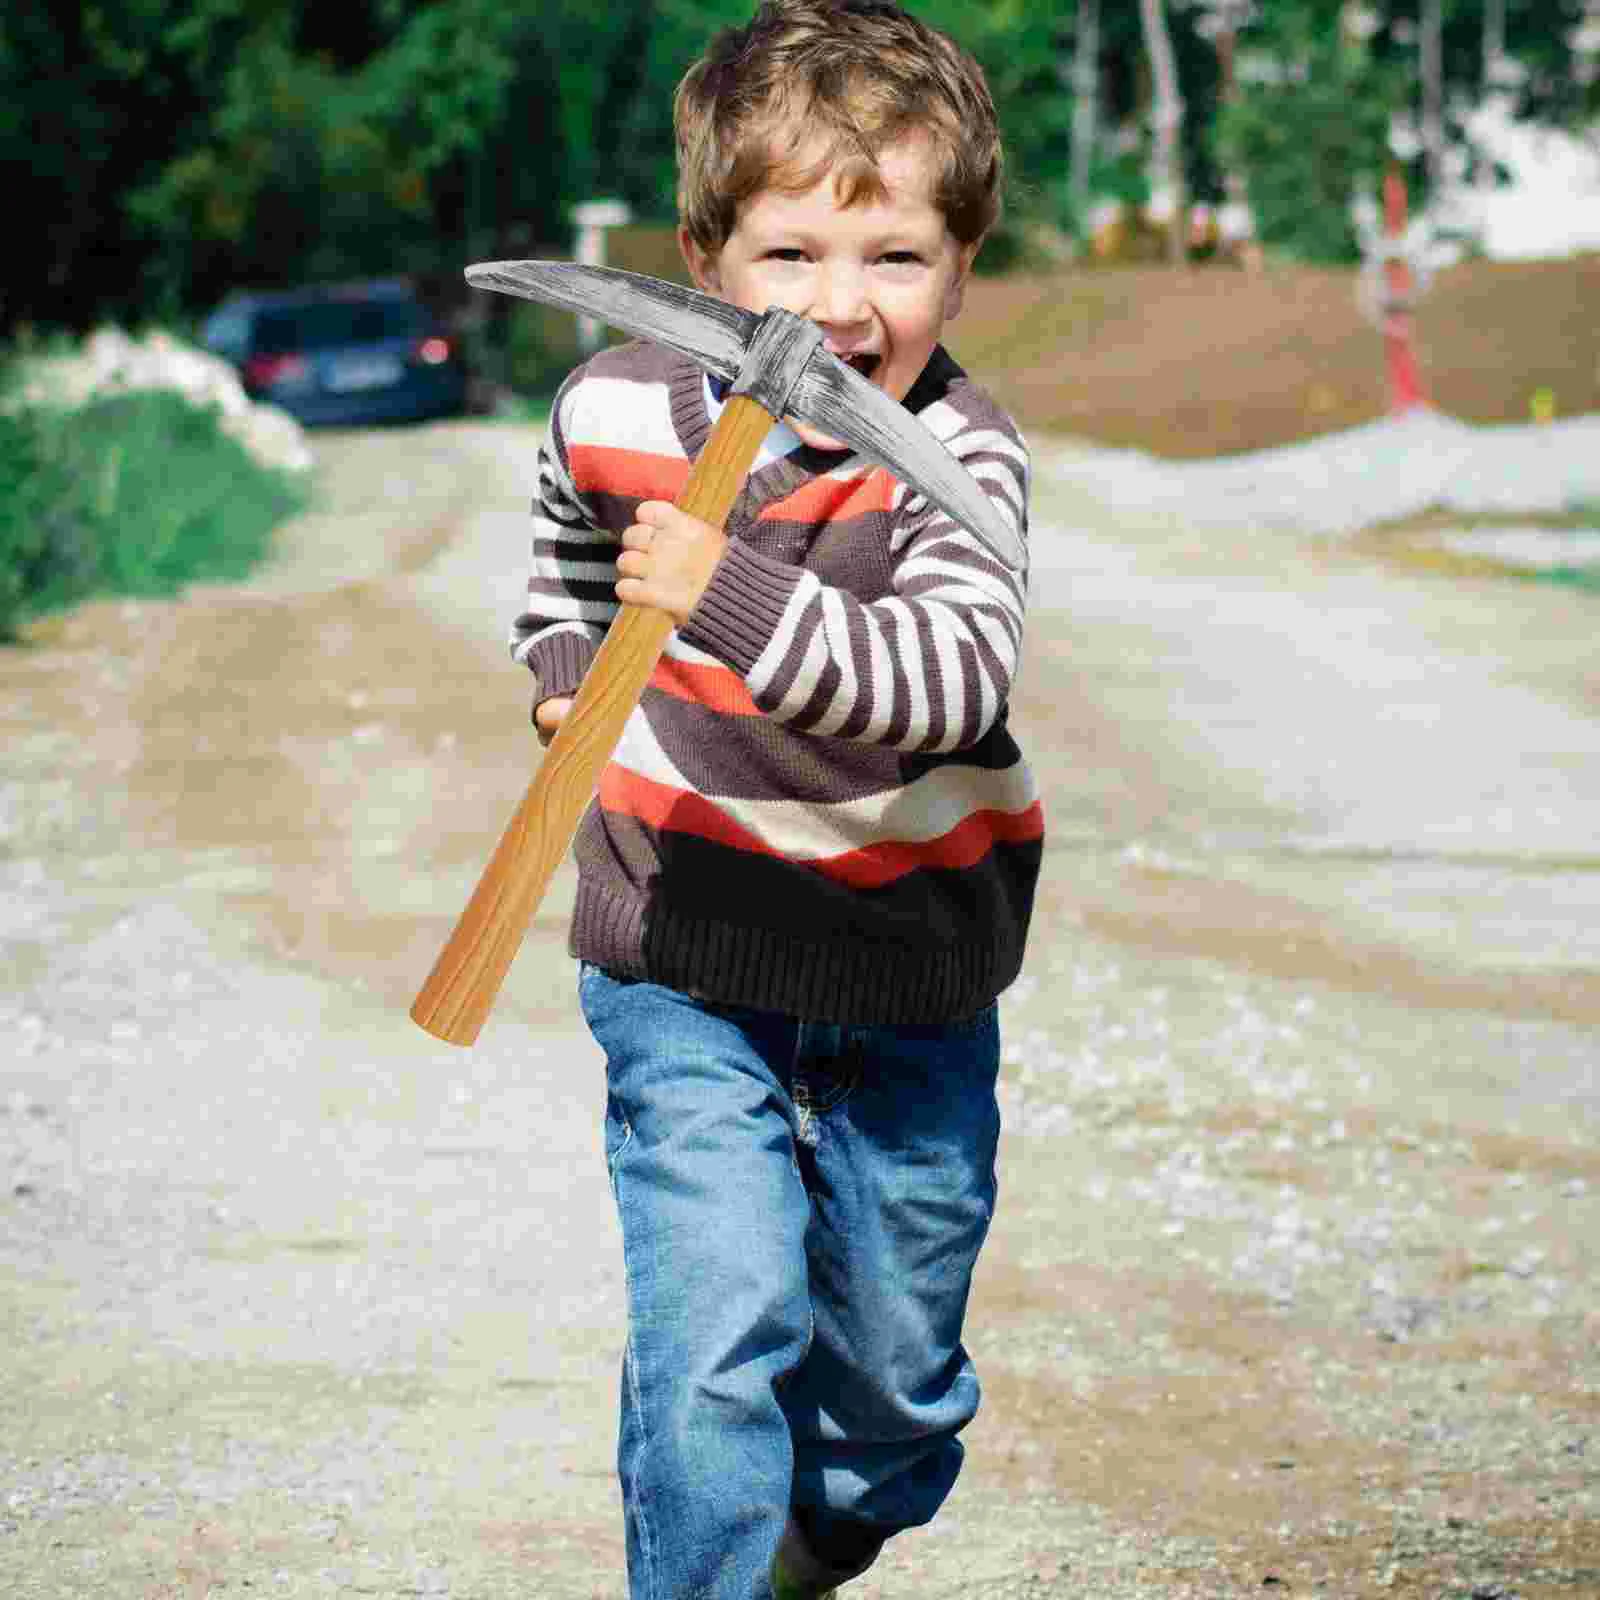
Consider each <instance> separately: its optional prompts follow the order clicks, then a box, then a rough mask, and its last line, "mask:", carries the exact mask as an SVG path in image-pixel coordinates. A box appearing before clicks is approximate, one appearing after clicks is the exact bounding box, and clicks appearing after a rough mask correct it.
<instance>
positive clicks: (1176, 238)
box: [1139, 0, 1189, 266]
mask: <svg viewBox="0 0 1600 1600" xmlns="http://www.w3.org/2000/svg"><path fill="white" fill-rule="evenodd" d="M1139 16H1140V19H1141V20H1142V22H1143V23H1144V45H1145V52H1146V54H1147V55H1148V56H1149V58H1150V74H1151V80H1152V83H1153V87H1154V107H1153V115H1152V120H1153V122H1154V124H1155V151H1154V158H1153V160H1152V162H1151V166H1152V168H1153V169H1154V172H1155V180H1156V183H1157V185H1158V186H1159V187H1160V188H1162V189H1163V190H1165V191H1166V193H1167V194H1168V195H1169V196H1170V197H1171V200H1172V222H1171V225H1170V229H1169V232H1168V234H1167V259H1168V261H1170V262H1171V263H1172V264H1173V265H1174V266H1181V265H1182V264H1183V263H1184V262H1185V261H1186V260H1187V259H1188V239H1187V234H1188V222H1189V208H1188V205H1187V204H1186V203H1185V196H1184V184H1183V150H1182V146H1181V144H1180V142H1179V135H1180V134H1181V132H1182V130H1183V98H1182V96H1181V95H1180V94H1179V93H1178V61H1177V57H1176V56H1175V55H1174V54H1173V50H1172V36H1171V34H1169V33H1168V32H1167V17H1166V11H1165V8H1164V7H1163V5H1162V0H1139Z"/></svg>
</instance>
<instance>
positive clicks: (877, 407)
mask: <svg viewBox="0 0 1600 1600" xmlns="http://www.w3.org/2000/svg"><path fill="white" fill-rule="evenodd" d="M466 275H467V282H468V283H470V284H472V285H474V287H476V288H480V289H497V290H499V291H500V292H501V293H502V294H514V295H519V296H521V297H522V298H523V299H525V300H538V301H542V302H543V303H545V304H547V305H556V306H562V307H565V308H566V309H567V310H569V311H576V312H578V313H580V314H581V315H583V316H590V317H596V318H598V319H599V320H600V321H602V322H606V323H609V324H610V325H611V326H613V327H616V328H621V329H622V330H623V331H624V332H626V333H631V334H634V335H635V336H636V337H638V338H641V339H649V340H651V341H652V342H653V343H656V344H664V345H666V346H667V347H668V348H669V349H672V350H676V351H678V352H680V353H681V354H683V355H686V356H688V357H689V358H690V359H691V360H692V361H696V362H698V363H699V364H700V365H701V366H702V367H704V368H706V369H707V371H709V372H713V373H715V374H716V375H717V376H718V377H722V378H729V379H732V380H734V382H735V385H736V386H738V387H741V388H745V389H748V390H749V392H751V393H752V394H753V395H754V396H755V397H756V398H757V399H759V400H761V401H762V402H763V403H764V404H769V397H771V395H772V390H771V388H770V385H769V384H768V382H767V381H766V380H767V379H768V378H769V377H770V374H768V373H766V372H764V371H758V372H752V371H751V370H749V368H750V366H751V364H753V363H756V362H759V363H760V364H761V365H762V366H763V367H765V366H766V365H767V363H768V362H769V361H770V360H771V351H772V349H773V348H774V346H775V345H780V346H784V347H787V348H788V349H789V350H790V351H791V352H792V351H793V350H794V348H795V345H796V341H795V340H794V339H793V338H789V339H786V340H779V341H775V340H773V339H771V338H763V339H760V340H758V339H757V333H758V331H759V330H761V328H762V326H763V324H770V323H771V322H772V321H773V319H787V320H788V321H790V322H794V321H799V320H803V319H796V318H794V317H793V316H792V314H791V313H789V312H785V311H780V310H777V309H774V310H771V311H768V312H767V313H766V315H765V316H757V315H756V314H755V313H754V312H752V311H745V310H742V309H741V308H740V307H738V306H731V305H729V304H728V303H727V302H726V301H723V300H718V299H716V298H714V297H713V296H711V295H707V294H701V293H700V292H699V291H698V290H695V289H687V288H685V287H684V286H683V285H681V284H676V283H668V282H666V281H664V280H663V279H660V278H648V277H645V276H643V275H642V274H640V273H636V272H623V271H620V270H619V269H618V268H616V267H594V266H584V265H581V264H579V263H576V262H568V261H485V262H481V263H479V264H478V265H476V266H471V267H468V268H467V274H466ZM776 331H777V330H776V329H774V328H771V327H768V329H767V332H768V333H769V334H771V333H775V332H776ZM810 343H811V344H813V345H814V346H815V347H814V348H812V349H811V351H810V355H809V359H807V360H806V361H805V362H804V365H803V367H802V368H801V369H800V370H799V371H798V373H796V374H793V375H792V379H791V380H790V381H787V382H786V385H785V388H784V392H783V395H782V396H779V397H777V400H776V401H774V402H773V403H772V404H769V409H774V405H776V404H779V403H781V414H783V415H788V416H793V417H797V418H799V420H800V421H802V422H807V423H810V424H811V425H812V426H814V427H817V428H820V429H822V430H823V431H824V432H825V433H827V434H829V435H830V436H831V437H833V438H836V439H843V440H844V441H845V443H847V444H849V445H851V446H852V447H853V448H854V449H856V450H858V451H860V453H861V454H862V455H863V456H865V457H866V458H867V459H868V460H869V461H873V462H876V463H877V464H878V465H879V466H881V467H884V468H886V469H887V470H888V471H890V472H892V473H893V474H894V475H895V477H897V478H899V479H900V480H901V481H902V482H904V483H905V484H906V486H907V487H908V488H909V489H910V490H911V491H912V492H913V493H916V494H921V495H925V496H926V497H927V498H928V499H929V500H931V501H932V502H933V503H934V504H935V505H936V506H938V507H939V509H940V510H942V511H944V512H945V513H946V514H947V515H949V516H951V517H953V518H954V519H955V520H956V521H957V522H959V523H962V524H963V525H964V526H965V527H967V528H969V529H971V531H972V532H973V533H974V534H976V535H977V537H978V538H979V539H981V540H982V541H983V542H984V544H986V545H987V546H988V547H989V549H990V550H991V551H993V553H994V554H995V555H996V556H998V557H999V559H1000V560H1001V561H1004V562H1005V563H1006V564H1007V565H1008V566H1010V567H1013V568H1015V569H1017V570H1019V571H1021V570H1024V569H1025V568H1026V566H1027V551H1026V549H1025V547H1024V545H1023V543H1022V540H1021V538H1020V537H1019V535H1018V533H1017V531H1016V529H1015V528H1013V527H1012V525H1011V524H1010V523H1009V522H1008V521H1007V520H1006V518H1005V517H1004V516H1003V515H1001V513H1000V512H999V511H998V510H997V509H996V508H995V506H994V504H993V502H992V501H991V500H990V498H989V496H988V495H987V494H985V493H984V491H983V490H982V489H981V488H980V487H979V486H978V484H977V482H976V481H975V480H974V478H973V477H972V475H971V473H969V472H968V471H967V469H966V468H965V467H964V466H962V464H961V463H960V462H959V461H958V460H956V458H955V457H954V456H953V455H951V453H950V452H949V451H948V450H947V449H946V448H945V447H944V445H943V444H942V443H941V442H940V440H939V439H938V438H936V437H935V436H934V435H933V434H932V433H931V432H930V431H929V430H928V428H927V427H926V426H925V425H924V424H923V423H921V422H919V421H918V420H917V418H916V417H915V416H913V415H912V413H911V412H909V411H907V410H906V409H905V407H904V406H902V405H901V404H900V403H899V402H898V401H896V400H894V399H892V398H891V397H890V396H889V395H887V394H885V393H884V391H883V390H882V389H879V388H878V387H877V386H876V385H874V384H872V383H869V382H868V381H867V380H866V379H865V378H863V377H862V376H861V374H860V373H859V372H856V371H855V370H854V369H853V368H851V367H849V366H847V365H846V364H845V363H844V362H843V361H841V360H839V358H838V357H837V356H834V355H830V354H829V353H828V352H827V351H826V350H823V349H821V348H820V343H819V342H818V341H816V340H815V339H813V340H812V341H810ZM752 347H754V348H752ZM774 414H779V413H778V411H777V410H775V411H774Z"/></svg>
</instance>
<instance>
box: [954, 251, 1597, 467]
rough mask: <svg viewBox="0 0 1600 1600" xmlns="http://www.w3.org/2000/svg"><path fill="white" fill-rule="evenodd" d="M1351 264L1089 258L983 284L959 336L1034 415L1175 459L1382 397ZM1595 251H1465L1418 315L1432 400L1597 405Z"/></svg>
mask: <svg viewBox="0 0 1600 1600" xmlns="http://www.w3.org/2000/svg"><path fill="white" fill-rule="evenodd" d="M1357 278H1358V274H1357V273H1356V272H1355V271H1350V270H1333V269H1325V268H1311V267H1274V268H1271V269H1269V270H1266V271H1263V272H1259V273H1247V272H1243V271H1240V270H1238V269H1236V268H1228V267H1196V268H1191V269H1188V270H1185V271H1174V270H1172V269H1170V268H1164V267H1125V268H1115V269H1104V268H1101V269H1095V268H1083V269H1073V270H1069V271H1063V272H1058V273H1051V274H1047V275H1025V276H1015V277H1006V278H981V279H978V280H976V281H975V282H974V283H973V285H972V288H971V291H970V293H969V295H968V300H967V306H966V309H965V310H964V311H963V313H962V315H961V317H960V318H959V320H958V321H956V322H955V323H954V324H953V325H952V327H951V338H950V345H951V349H952V350H953V352H954V353H955V355H956V356H957V358H958V359H959V360H961V361H962V362H963V363H964V364H965V365H967V366H968V368H969V369H970V370H971V371H972V372H973V373H974V375H975V376H977V377H979V378H981V379H982V380H983V381H984V382H986V383H988V384H990V385H992V386H993V387H994V389H995V390H996V392H997V393H998V394H1000V395H1001V396H1003V398H1004V399H1005V401H1006V403H1007V404H1008V405H1009V406H1010V407H1011V408H1012V410H1013V411H1014V412H1015V413H1016V415H1017V417H1018V419H1019V420H1020V421H1021V423H1022V425H1023V426H1024V428H1027V429H1032V430H1037V431H1040V432H1064V433H1072V434H1077V435H1079V436H1082V437H1085V438H1089V439H1093V440H1096V441H1098V442H1100V443H1104V444H1111V445H1127V446H1135V447H1138V448H1140V449H1144V450H1150V451H1154V452H1156V453H1157V454H1160V455H1165V456H1180V457H1195V456H1210V455H1218V454H1224V453H1229V452H1234V451H1242V450H1256V449H1263V448H1266V447H1268V446H1272V445H1281V444H1287V443H1290V442H1292V441H1294V440H1298V439H1305V438H1309V437H1312V436H1314V435H1318V434H1324V433H1329V432H1333V431H1335V430H1337V429H1342V428H1349V427H1353V426H1355V425H1356V424H1358V423H1362V422H1370V421H1372V420H1373V419H1375V418H1377V417H1381V416H1383V415H1385V414H1386V412H1387V410H1388V403H1389V401H1388V392H1387V382H1386V378H1385V372H1384V355H1383V342H1382V339H1381V337H1380V335H1379V333H1378V332H1377V330H1376V329H1375V328H1373V327H1372V325H1371V324H1370V323H1369V322H1367V321H1366V320H1365V318H1364V317H1363V316H1362V314H1361V311H1360V310H1359V308H1358V306H1357V303H1356V284H1357ZM1596 306H1600V255H1585V256H1577V257H1574V258H1572V259H1570V260H1561V261H1535V262H1488V261H1476V262H1467V263H1463V264H1462V265H1460V266H1457V267H1453V268H1450V269H1449V270H1447V271H1445V272H1442V273H1440V274H1439V276H1438V277H1437V278H1436V279H1435V281H1434V283H1433V286H1432V288H1431V290H1430V292H1429V293H1428V295H1427V296H1426V298H1425V299H1424V300H1423V301H1422V303H1421V305H1420V307H1419V309H1418V312H1417V318H1416V324H1417V326H1416V337H1417V349H1418V356H1419V360H1420V363H1421V367H1422V373H1423V380H1424V382H1425V384H1426V386H1427V388H1428V391H1429V395H1430V398H1431V399H1432V401H1433V403H1434V404H1435V405H1436V406H1438V407H1439V409H1441V410H1442V411H1444V412H1446V413H1448V414H1449V415H1451V416H1455V417H1459V418H1462V419H1463V420H1465V421H1469V422H1526V421H1528V419H1529V407H1530V402H1531V400H1532V397H1533V396H1534V395H1535V393H1537V392H1538V391H1540V390H1548V391H1550V393H1551V395H1552V396H1553V398H1554V402H1555V411H1556V414H1557V415H1558V416H1572V415H1575V414H1577V413H1580V412H1591V411H1600V317H1596V316H1595V314H1594V308H1595V307H1596Z"/></svg>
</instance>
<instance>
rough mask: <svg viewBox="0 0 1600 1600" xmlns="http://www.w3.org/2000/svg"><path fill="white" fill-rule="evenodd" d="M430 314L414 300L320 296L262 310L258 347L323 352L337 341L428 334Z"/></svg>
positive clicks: (373, 340) (372, 340) (374, 340)
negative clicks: (342, 298)
mask: <svg viewBox="0 0 1600 1600" xmlns="http://www.w3.org/2000/svg"><path fill="white" fill-rule="evenodd" d="M427 326H428V319H427V314H426V312H424V311H423V309H422V307H421V306H419V305H418V304H417V303H416V302H415V301H412V300H319V301H317V302H315V303H314V304H307V305H300V306H282V307H279V308H277V309H275V310H272V311H263V312H262V313H261V318H260V321H259V323H258V325H257V328H256V348H257V349H258V350H318V349H325V348H327V347H329V346H332V345H342V344H376V343H379V342H380V341H382V340H384V339H405V338H411V337H415V336H416V335H417V334H421V333H425V332H427Z"/></svg>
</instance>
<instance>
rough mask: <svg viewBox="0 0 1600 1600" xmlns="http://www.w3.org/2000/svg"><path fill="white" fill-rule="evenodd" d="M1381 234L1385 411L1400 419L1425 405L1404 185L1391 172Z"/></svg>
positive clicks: (1385, 183) (1385, 189)
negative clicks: (1385, 246) (1384, 246)
mask: <svg viewBox="0 0 1600 1600" xmlns="http://www.w3.org/2000/svg"><path fill="white" fill-rule="evenodd" d="M1383 231H1384V235H1385V237H1386V238H1388V239H1390V240H1392V241H1393V247H1392V248H1391V249H1390V250H1388V251H1386V252H1385V253H1384V261H1383V275H1384V294H1383V308H1382V309H1383V323H1382V326H1383V348H1384V364H1385V366H1386V368H1387V370H1388V374H1389V410H1390V411H1391V412H1392V413H1393V414H1395V415H1397V416H1398V415H1400V414H1401V413H1403V412H1407V411H1415V410H1417V409H1418V408H1419V407H1425V406H1427V404H1428V397H1427V394H1426V393H1425V391H1424V390H1423V387H1422V373H1421V371H1420V370H1419V368H1418V366H1417V352H1416V346H1415V344H1414V343H1413V341H1412V322H1411V308H1412V306H1413V305H1414V304H1415V302H1416V298H1417V293H1418V284H1417V281H1416V277H1415V275H1414V273H1413V271H1412V267H1411V263H1410V261H1409V260H1408V259H1407V258H1406V253H1405V250H1404V249H1403V247H1402V246H1401V245H1400V240H1401V239H1403V238H1404V237H1405V232H1406V181H1405V179H1404V178H1403V177H1402V176H1401V175H1400V173H1399V172H1397V171H1395V170H1393V169H1391V170H1390V171H1389V172H1388V173H1387V174H1386V175H1385V177H1384V180H1383Z"/></svg>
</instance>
